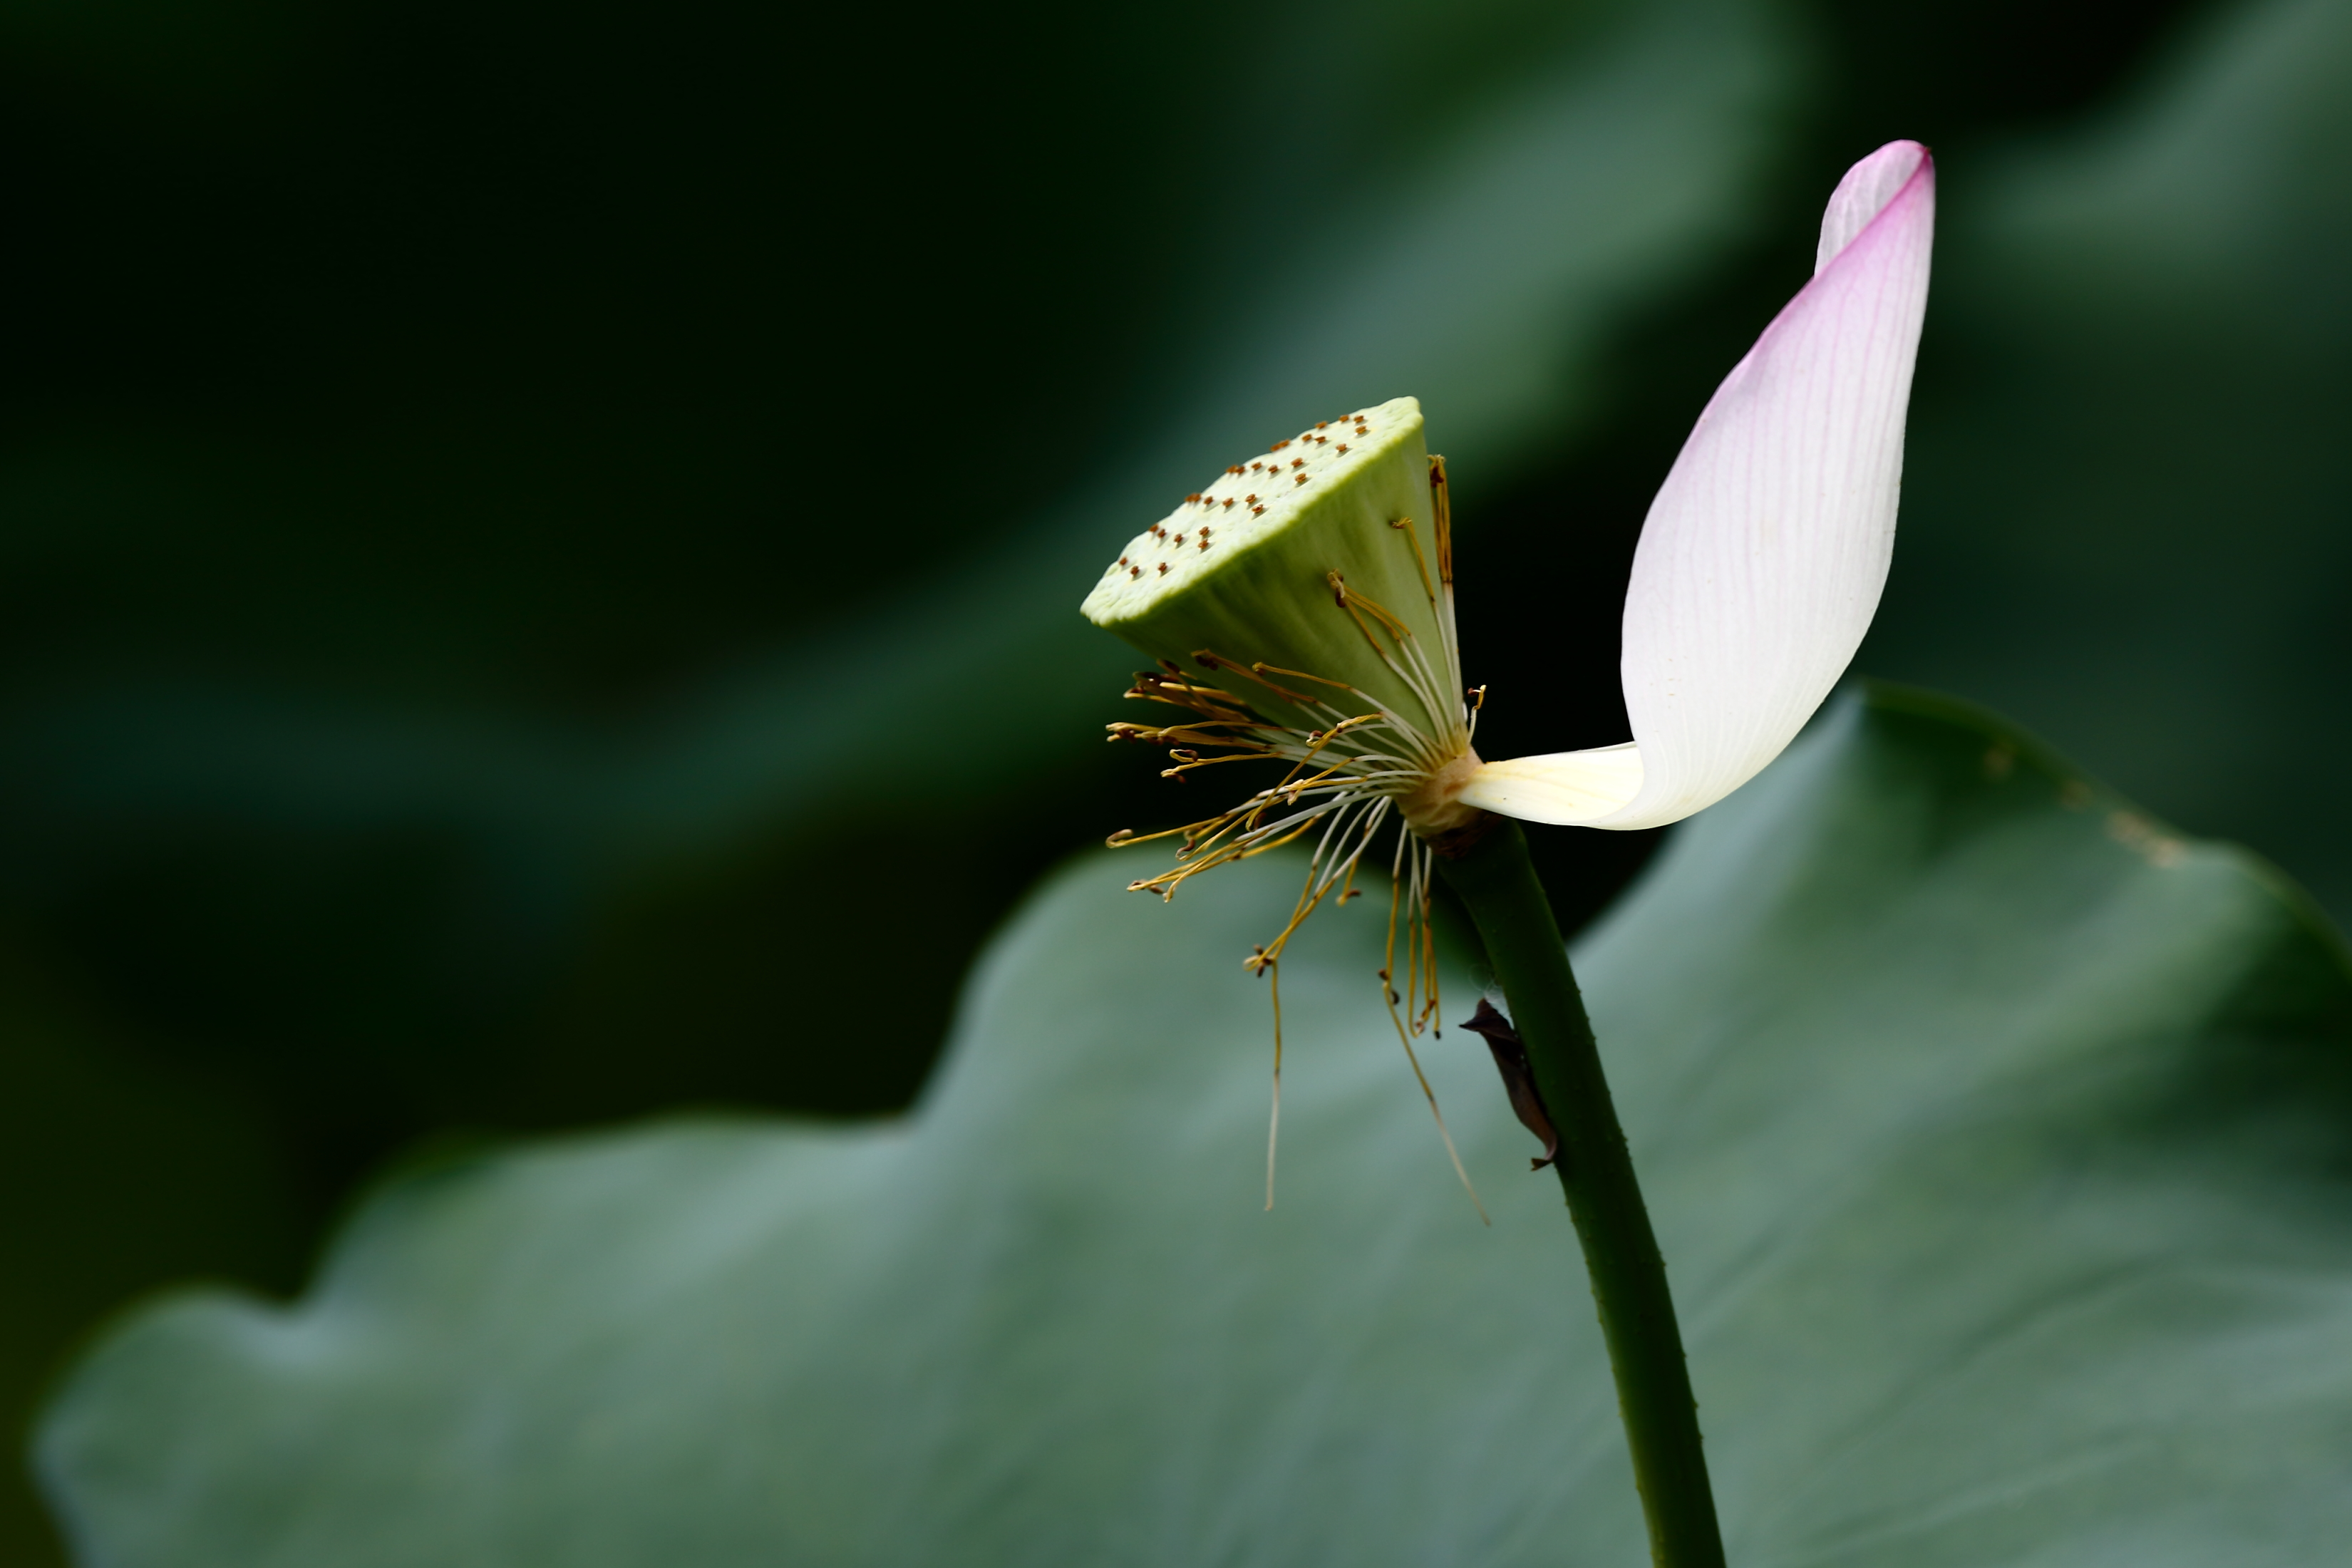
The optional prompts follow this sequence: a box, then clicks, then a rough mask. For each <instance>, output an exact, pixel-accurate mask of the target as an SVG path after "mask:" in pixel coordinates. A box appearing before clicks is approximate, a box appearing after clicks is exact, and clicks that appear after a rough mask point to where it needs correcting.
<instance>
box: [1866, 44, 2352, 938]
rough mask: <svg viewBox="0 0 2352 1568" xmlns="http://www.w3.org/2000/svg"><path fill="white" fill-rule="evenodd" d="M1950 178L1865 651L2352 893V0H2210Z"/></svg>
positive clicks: (2334, 901) (2331, 896) (1870, 662)
mask: <svg viewBox="0 0 2352 1568" xmlns="http://www.w3.org/2000/svg"><path fill="white" fill-rule="evenodd" d="M2161 64H2162V68H2161V69H2159V70H2158V71H2156V72H2154V73H2153V74H2151V75H2150V76H2148V77H2147V79H2145V80H2144V81H2143V82H2142V83H2141V84H2140V85H2139V89H2138V90H2137V92H2136V93H2135V94H2134V95H2133V96H2132V97H2131V98H2130V99H2129V100H2126V101H2125V102H2123V103H2121V104H2119V105H2118V106H2116V108H2115V109H2114V110H2111V111H2109V112H2107V113H2105V114H2103V115H2100V116H2098V117H2096V118H2095V119H2093V120H2091V121H2087V122H2085V123H2084V124H2082V125H2080V126H2077V127H2074V128H2072V129H2070V130H2068V131H2066V132H2063V133H2057V134H2052V135H2048V136H2044V137H2042V138H2038V139H2036V140H2033V141H2032V142H2023V143H2019V144H2013V145H2011V146H2010V147H2009V148H2007V149H2005V150H2004V151H2003V152H2002V153H2001V154H2000V155H1999V156H1995V157H1987V158H1985V159H1983V160H1981V161H1980V162H1979V164H1978V166H1977V167H1976V168H1975V169H1966V168H1960V169H1954V168H1949V167H1948V179H1947V187H1948V190H1949V191H1950V192H1951V200H1950V201H1949V203H1948V207H1947V217H1948V222H1947V223H1946V226H1945V229H1944V233H1943V235H1942V237H1941V238H1940V239H1939V242H1938V243H1939V246H1940V247H1941V254H1939V255H1938V257H1937V300H1936V302H1935V304H1934V305H1933V306H1932V307H1931V311H1930V316H1929V321H1928V327H1927V346H1926V349H1925V351H1924V353H1923V355H1922V359H1921V378H1920V383H1919V396H1918V399H1917V402H1916V406H1915V410H1914V416H1913V420H1912V431H1913V440H1912V443H1911V450H1910V453H1909V460H1908V463H1907V465H1906V474H1905V484H1904V511H1903V547H1902V551H1901V552H1900V558H1899V560H1898V562H1897V564H1896V567H1895V574H1894V577H1893V579H1892V580H1891V582H1890V584H1889V591H1888V596H1887V601H1886V605H1885V608H1884V609H1883V610H1882V612H1881V614H1880V618H1879V631H1878V633H1877V634H1876V635H1875V636H1874V639H1873V641H1872V643H1871V645H1870V646H1869V647H1868V648H1866V649H1865V651H1864V655H1863V665H1864V668H1869V669H1872V670H1874V671H1876V672H1878V673H1882V674H1886V675H1892V676H1900V677H1902V678H1904V679H1918V680H1923V681H1927V682H1930V683H1932V684H1935V685H1937V686H1943V687H1948V688H1951V689H1958V690H1963V691H1967V692H1969V693H1970V694H1972V695H1975V696H1978V697H1981V698H1983V699H1984V700H1988V701H1990V702H1994V703H1996V704H1998V705H1999V706H2000V708H2002V709H2003V710H2006V711H2009V712H2013V713H2015V714H2017V715H2018V716H2019V718H2020V719H2021V720H2022V721H2026V722H2028V723H2031V724H2032V725H2034V726H2035V727H2036V728H2038V729H2040V730H2042V731H2045V732H2047V733H2051V734H2056V735H2063V736H2064V737H2065V738H2066V742H2067V744H2068V745H2070V746H2071V747H2074V748H2075V749H2076V750H2077V751H2078V752H2079V753H2080V754H2081V755H2082V756H2083V758H2084V761H2085V763H2088V764H2089V765H2091V766H2093V767H2095V768H2096V769H2097V770H2098V771H2099V772H2100V773H2103V774H2105V776H2107V777H2109V778H2112V779H2114V780H2116V783H2117V784H2120V785H2122V786H2124V787H2126V788H2127V789H2129V790H2131V791H2132V792H2133V793H2134V794H2135V795H2139V796H2141V797H2142V798H2144V799H2147V801H2148V802H2149V803H2150V804H2151V805H2153V806H2155V807H2156V808H2157V809H2158V810H2161V811H2163V812H2165V813H2166V814H2168V815H2169V816H2176V817H2179V819H2181V820H2183V821H2188V822H2192V823H2195V824H2196V825H2197V826H2199V827H2200V829H2201V830H2204V831H2208V832H2215V833H2223V834H2227V835H2229V836H2230V837H2233V838H2239V839H2242V840H2243V841H2245V842H2247V843H2249V844H2252V845H2253V846H2254V847H2257V848H2259V849H2261V850H2263V852H2264V853H2266V854H2270V855H2273V856H2274V857H2276V858H2278V859H2279V860H2280V861H2282V862H2283V863H2284V865H2285V866H2286V867H2287V868H2288V869H2289V870H2291V871H2292V872H2294V874H2295V875H2296V876H2297V877H2298V878H2300V879H2303V880H2304V881H2305V882H2306V883H2307V884H2309V885H2310V886H2311V888H2312V889H2313V890H2314V891H2315V893H2316V894H2317V895H2318V896H2319V897H2320V898H2321V899H2322V900H2323V901H2325V902H2326V904H2327V905H2328V907H2329V908H2330V909H2331V910H2334V911H2335V913H2336V916H2337V917H2338V919H2343V918H2346V917H2347V915H2352V817H2348V816H2347V814H2346V813H2345V811H2344V810H2343V804H2342V803H2343V795H2344V790H2343V786H2342V781H2343V780H2344V779H2345V778H2346V777H2347V775H2352V730H2347V727H2346V726H2345V725H2344V724H2342V723H2341V722H2338V721H2336V717H2335V716H2336V715H2338V714H2340V712H2341V711H2342V708H2343V700H2342V693H2343V690H2344V688H2345V684H2346V681H2347V677H2348V676H2352V500H2347V487H2346V485H2345V482H2344V458H2343V452H2344V437H2343V432H2344V431H2345V430H2346V429H2347V427H2352V375H2347V368H2352V302H2347V301H2348V300H2352V297H2347V291H2346V289H2345V287H2344V281H2343V280H2344V279H2345V278H2346V277H2347V274H2352V178H2347V170H2352V88H2348V87H2347V84H2352V7H2347V6H2346V5H2341V4H2336V3H2333V0H2262V3H2259V4H2249V5H2237V6H2232V7H2229V8H2227V9H2225V10H2222V11H2221V12H2218V13H2216V14H2215V15H2213V16H2210V17H2207V18H2204V19H2203V20H2202V21H2201V22H2200V25H2199V26H2195V27H2193V28H2190V29H2189V30H2187V31H2186V32H2184V33H2183V34H2182V35H2181V36H2179V37H2177V38H2176V39H2175V40H2174V47H2173V48H2172V49H2171V51H2170V53H2169V57H2168V58H2167V59H2165V60H2164V61H2163V62H2161Z"/></svg>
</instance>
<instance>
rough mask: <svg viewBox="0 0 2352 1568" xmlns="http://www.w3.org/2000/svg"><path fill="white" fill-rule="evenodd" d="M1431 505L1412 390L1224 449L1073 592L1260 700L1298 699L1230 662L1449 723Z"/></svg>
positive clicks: (1360, 704)
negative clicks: (1221, 462)
mask: <svg viewBox="0 0 2352 1568" xmlns="http://www.w3.org/2000/svg"><path fill="white" fill-rule="evenodd" d="M1439 521H1440V519H1439V517H1438V514H1437V510H1436V506H1435V504H1434V502H1433V496H1432V492H1431V477H1430V464H1429V455H1428V448H1427V447H1426V445H1425V444H1424V442H1423V435H1422V418H1421V405H1420V403H1419V402H1418V401H1416V400H1415V399H1413V398H1410V397H1399V398H1395V399H1392V400H1391V401H1390V402H1387V403H1383V404H1381V405H1379V406H1377V407H1373V408H1368V409H1365V410H1364V411H1362V412H1361V413H1360V414H1356V415H1352V416H1349V417H1347V418H1344V419H1337V420H1332V421H1329V422H1328V423H1326V424H1321V425H1318V426H1315V427H1313V428H1312V429H1309V430H1306V431H1302V432H1300V433H1299V434H1298V435H1297V436H1295V437H1291V438H1290V439H1289V440H1286V441H1278V442H1276V443H1275V445H1274V447H1272V448H1271V449H1270V450H1268V451H1267V452H1266V453H1265V455H1263V456H1262V457H1258V458H1250V459H1245V460H1244V461H1242V462H1239V463H1235V464H1234V465H1232V466H1231V467H1229V468H1226V470H1225V471H1224V472H1223V473H1222V474H1220V475H1218V476H1217V477H1216V479H1213V480H1212V481H1211V482H1210V484H1209V485H1208V486H1207V487H1206V488H1205V489H1202V490H1201V491H1200V492H1198V493H1197V494H1196V495H1194V496H1192V497H1188V498H1186V500H1184V501H1183V502H1182V503H1181V505H1179V506H1178V507H1177V508H1176V510H1173V511H1171V512H1170V513H1169V514H1168V516H1167V517H1166V518H1165V519H1163V520H1162V521H1160V522H1158V523H1156V524H1154V525H1152V526H1151V527H1150V528H1147V529H1145V530H1144V531H1142V532H1141V533H1139V534H1137V535H1136V536H1135V538H1134V540H1133V541H1132V542H1129V545H1128V546H1127V548H1126V550H1125V551H1123V552H1121V553H1120V556H1119V559H1118V561H1116V562H1114V563H1112V564H1111V565H1110V566H1109V567H1108V568H1107V569H1106V570H1105V571H1104V574H1103V577H1102V581H1101V582H1100V583H1099V584H1097V585H1096V587H1095V590H1094V592H1093V593H1091V594H1089V595H1087V599H1086V602H1085V604H1084V605H1081V606H1080V608H1081V609H1082V610H1083V611H1084V612H1085V614H1086V616H1087V618H1088V619H1089V620H1091V621H1093V622H1094V623H1095V624H1096V625H1097V626H1102V627H1104V628H1106V629H1108V630H1109V631H1113V632H1116V633H1118V635H1119V636H1120V637H1124V638H1125V639H1127V641H1129V643H1132V644H1133V645H1134V646H1135V647H1139V648H1140V649H1142V650H1143V652H1144V653H1146V654H1148V655H1150V657H1151V658H1153V659H1155V660H1166V661H1168V662H1170V663H1172V664H1175V665H1177V666H1179V667H1180V668H1182V669H1183V670H1184V671H1185V672H1186V674H1188V675H1190V676H1193V677H1194V678H1195V679H1202V680H1204V681H1210V682H1213V683H1215V684H1217V685H1219V686H1221V687H1222V688H1223V689H1226V690H1228V691H1230V692H1232V693H1233V694H1234V696H1235V697H1237V698H1240V699H1242V700H1244V701H1246V702H1248V703H1251V704H1253V705H1254V706H1255V707H1256V708H1257V709H1258V710H1260V711H1268V710H1282V709H1285V708H1291V709H1296V707H1297V705H1296V704H1289V703H1286V702H1285V700H1283V699H1282V698H1281V697H1280V696H1279V695H1277V694H1276V693H1275V692H1273V691H1270V690H1269V689H1268V688H1267V686H1266V685H1265V684H1264V683H1262V682H1260V681H1254V680H1251V679H1248V678H1247V677H1246V676H1244V675H1242V674H1240V673H1238V672H1237V671H1236V670H1235V669H1234V668H1229V667H1231V666H1238V667H1240V668H1241V669H1244V670H1246V669H1249V668H1252V667H1254V666H1258V665H1263V666H1265V667H1266V668H1267V669H1268V671H1270V672H1271V671H1287V672H1289V675H1288V676H1285V675H1282V674H1272V675H1271V676H1270V679H1272V680H1273V681H1274V682H1276V684H1277V685H1279V686H1281V687H1282V688H1284V689H1289V690H1292V691H1305V692H1311V693H1312V694H1313V695H1314V696H1315V698H1316V699H1317V700H1318V702H1319V703H1323V704H1328V706H1329V707H1331V708H1334V709H1338V710H1340V711H1342V712H1345V713H1350V714H1354V713H1368V712H1372V711H1375V710H1376V709H1375V707H1374V704H1377V705H1379V706H1380V707H1384V708H1386V709H1388V710H1390V711H1391V712H1392V713H1394V714H1396V715H1397V716H1399V717H1401V718H1402V719H1403V720H1405V721H1407V722H1408V723H1410V724H1412V725H1413V726H1414V727H1416V728H1423V727H1424V726H1425V727H1426V729H1425V732H1428V733H1432V734H1434V733H1436V732H1439V731H1451V730H1453V729H1454V728H1455V727H1457V726H1458V724H1459V710H1458V703H1459V699H1460V696H1461V693H1460V691H1459V689H1458V686H1459V680H1458V676H1457V674H1456V673H1455V672H1454V669H1453V668H1451V667H1452V663H1453V660H1452V658H1451V657H1450V647H1449V638H1448V637H1447V635H1446V633H1447V630H1448V627H1447V626H1446V617H1447V609H1446V606H1445V602H1444V594H1443V583H1444V572H1445V570H1446V544H1445V541H1444V538H1443V536H1442V532H1441V530H1440V527H1439ZM1343 590H1344V592H1343ZM1401 634H1402V635H1401ZM1204 653H1207V654H1213V656H1215V657H1214V658H1213V659H1207V660H1204V659H1202V658H1201V657H1200V656H1201V655H1202V654H1204ZM1302 675H1303V676H1307V677H1311V678H1313V679H1311V680H1310V681H1308V682H1307V683H1305V684H1303V685H1302V683H1301V682H1300V681H1299V680H1297V679H1295V678H1296V677H1297V676H1302ZM1349 688H1352V690H1349ZM1358 693H1360V694H1361V696H1359V695H1358ZM1365 699H1370V701H1366V700H1365ZM1433 700H1434V701H1435V703H1436V705H1437V706H1438V707H1439V708H1440V709H1442V710H1452V711H1440V712H1434V713H1433V712H1432V711H1430V709H1431V705H1432V701H1433ZM1284 717H1285V718H1287V719H1296V720H1299V721H1304V722H1307V723H1308V725H1309V727H1312V726H1313V724H1315V723H1319V722H1322V720H1321V719H1319V718H1318V717H1317V716H1316V715H1313V714H1309V713H1305V712H1304V711H1303V710H1302V711H1294V712H1289V713H1286V714H1284Z"/></svg>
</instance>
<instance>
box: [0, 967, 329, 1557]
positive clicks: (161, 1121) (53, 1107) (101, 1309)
mask: <svg viewBox="0 0 2352 1568" xmlns="http://www.w3.org/2000/svg"><path fill="white" fill-rule="evenodd" d="M40 967H41V966H40V965H39V964H38V963H36V962H35V961H34V958H33V956H32V955H30V954H28V953H26V952H25V951H24V950H23V949H22V948H21V947H19V946H16V944H14V943H10V944H6V945H0V1418H5V1420H6V1422H7V1424H8V1426H9V1429H10V1432H11V1436H12V1444H11V1446H12V1447H13V1446H14V1438H15V1435H16V1433H18V1432H20V1431H21V1430H22V1428H23V1427H24V1426H25V1425H26V1423H27V1422H28V1421H29V1419H30V1416H31V1413H32V1411H33V1410H34V1408H35V1407H36V1405H37V1403H38V1401H39V1399H40V1397H41V1395H42V1394H43V1393H44V1391H45V1390H46V1388H47V1384H49V1382H50V1380H51V1379H52V1378H53V1377H54V1376H55V1375H56V1373H57V1371H58V1365H59V1363H61V1362H62V1361H63V1359H64V1358H65V1356H66V1354H67V1352H68V1350H69V1349H70V1348H71V1347H72V1346H74V1344H75V1343H76V1342H78V1341H79V1340H80V1339H81V1338H82V1337H83V1336H85V1335H87V1334H88V1333H89V1331H90V1329H91V1326H92V1325H93V1324H94V1323H96V1322H97V1321H99V1320H100V1318H101V1316H102V1315H103V1314H105V1313H107V1312H110V1311H112V1310H115V1309H117V1308H118V1307H120V1306H121V1304H122V1302H123V1301H124V1300H126V1299H128V1298H130V1297H131V1296H133V1295H136V1294H140V1293H142V1292H145V1291H149V1290H152V1289H156V1288H157V1287H158V1286H160V1285H163V1284H164V1283H166V1282H167V1281H179V1280H185V1279H190V1278H192V1277H193V1278H199V1279H217V1278H231V1279H248V1280H268V1279H278V1280H289V1281H290V1280H291V1279H295V1278H297V1277H298V1270H299V1268H300V1267H301V1264H302V1262H303V1261H304V1255H305V1252H306V1251H307V1241H306V1237H305V1236H304V1232H305V1231H306V1230H308V1229H310V1227H311V1226H315V1225H316V1224H317V1223H318V1222H319V1219H320V1216H319V1215H309V1214H303V1213H301V1212H299V1199H298V1198H296V1197H295V1196H294V1195H293V1191H292V1189H294V1188H295V1186H296V1185H297V1183H296V1181H295V1179H294V1178H295V1173H292V1172H289V1170H287V1169H286V1168H285V1165H284V1163H283V1161H282V1158H281V1156H280V1154H279V1152H278V1148H277V1147H276V1145H275V1144H274V1142H273V1141H272V1140H271V1139H270V1138H269V1136H268V1130H267V1129H266V1128H265V1127H264V1126H263V1125H262V1121H263V1119H262V1117H261V1116H260V1115H259V1114H258V1113H257V1110H256V1108H255V1107H253V1106H252V1105H251V1104H249V1103H246V1102H243V1101H241V1100H239V1099H238V1098H237V1097H236V1096H235V1095H234V1094H232V1093H230V1092H227V1091H226V1090H224V1089H221V1088H220V1087H219V1086H218V1085H215V1084H210V1083H206V1082H205V1081H203V1079H201V1078H200V1077H198V1076H197V1075H195V1074H193V1073H189V1072H186V1071H173V1070H170V1069H168V1068H160V1067H158V1066H157V1065H156V1064H155V1063H153V1062H152V1061H150V1060H147V1059H145V1058H142V1055H141V1054H140V1053H139V1052H138V1051H136V1050H135V1049H132V1048H130V1047H129V1046H128V1045H127V1044H126V1042H124V1041H123V1040H121V1038H119V1037H115V1036H114V1035H113V1034H112V1033H111V1032H110V1030H109V1029H108V1028H107V1027H106V1026H105V1025H104V1024H103V1023H102V1022H100V1020H99V1019H98V1018H96V1017H94V1016H92V1015H93V1009H92V1008H90V1007H89V1005H87V1003H86V1001H84V1000H82V999H79V998H76V997H73V996H71V995H69V994H61V993H60V991H59V989H58V987H57V986H56V985H55V984H52V983H49V982H46V981H44V980H42V979H41V978H39V977H38V974H39V970H40ZM28 1479H29V1478H27V1477H26V1476H25V1474H24V1473H23V1471H22V1470H20V1469H13V1468H12V1470H11V1471H10V1473H9V1474H8V1476H7V1478H6V1481H5V1484H0V1563H8V1564H10V1565H11V1568H16V1565H18V1564H25V1565H30V1564H34V1563H49V1562H52V1561H55V1560H56V1559H55V1557H54V1555H53V1538H52V1535H51V1531H50V1529H49V1525H48V1521H47V1520H46V1519H45V1518H44V1517H43V1510H42V1509H41V1506H40V1504H39V1502H38V1500H37V1499H36V1498H35V1497H34V1495H33V1489H32V1488H31V1486H30V1485H29V1484H28Z"/></svg>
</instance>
